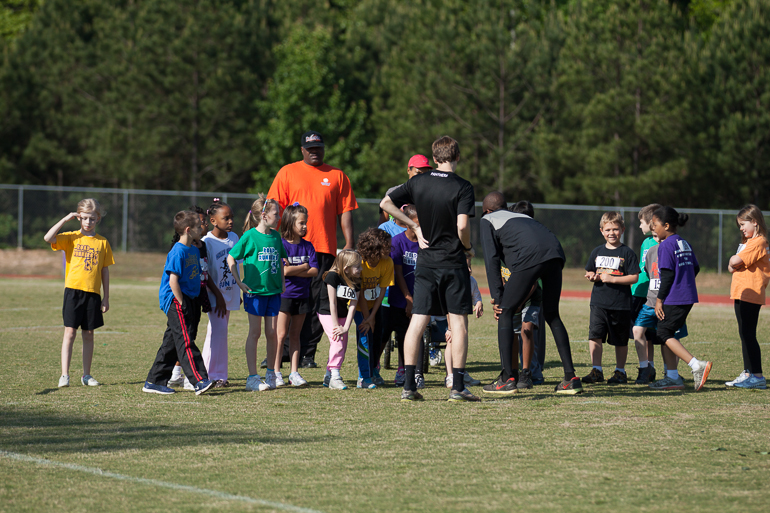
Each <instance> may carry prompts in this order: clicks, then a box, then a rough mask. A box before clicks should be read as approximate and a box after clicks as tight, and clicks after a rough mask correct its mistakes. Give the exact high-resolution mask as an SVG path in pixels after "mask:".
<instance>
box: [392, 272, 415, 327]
mask: <svg viewBox="0 0 770 513" xmlns="http://www.w3.org/2000/svg"><path fill="white" fill-rule="evenodd" d="M393 277H394V279H395V280H396V285H398V290H400V291H401V294H403V295H404V299H406V316H407V317H411V316H412V306H413V304H414V299H413V298H412V293H411V292H409V287H407V286H406V279H405V278H404V266H403V265H394V266H393Z"/></svg>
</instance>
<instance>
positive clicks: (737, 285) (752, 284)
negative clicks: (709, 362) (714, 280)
mask: <svg viewBox="0 0 770 513" xmlns="http://www.w3.org/2000/svg"><path fill="white" fill-rule="evenodd" d="M735 221H736V223H737V224H738V228H739V229H740V230H741V233H743V240H742V241H741V245H740V246H738V252H737V253H736V254H735V255H733V256H732V257H730V262H729V264H728V266H727V270H728V271H730V272H731V273H733V282H732V285H731V286H730V299H733V300H735V317H736V319H737V320H738V333H739V334H740V336H741V346H742V347H743V366H744V368H745V370H744V371H743V372H742V373H741V374H740V375H739V376H738V377H737V378H735V379H734V380H733V381H728V382H727V383H725V385H727V386H728V387H737V388H759V389H762V390H764V389H766V388H767V382H766V380H765V377H764V376H763V375H762V354H761V352H760V349H759V342H757V321H758V320H759V309H760V308H761V307H762V305H764V304H765V289H766V288H767V282H768V279H770V257H769V256H768V249H767V227H766V226H765V218H764V216H762V211H761V210H759V208H758V207H757V206H756V205H746V206H745V207H743V208H742V209H741V211H740V212H738V216H737V217H736V220H735Z"/></svg>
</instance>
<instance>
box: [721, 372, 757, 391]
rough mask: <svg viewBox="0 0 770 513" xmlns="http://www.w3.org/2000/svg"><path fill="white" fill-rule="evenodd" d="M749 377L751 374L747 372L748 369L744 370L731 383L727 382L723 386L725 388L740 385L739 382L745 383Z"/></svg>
mask: <svg viewBox="0 0 770 513" xmlns="http://www.w3.org/2000/svg"><path fill="white" fill-rule="evenodd" d="M749 376H751V373H750V372H749V370H748V369H744V371H743V372H741V374H740V375H739V376H738V377H737V378H735V379H734V380H732V381H728V382H727V383H725V386H726V387H734V386H736V385H737V384H738V383H741V382H743V381H746V380H747V379H749Z"/></svg>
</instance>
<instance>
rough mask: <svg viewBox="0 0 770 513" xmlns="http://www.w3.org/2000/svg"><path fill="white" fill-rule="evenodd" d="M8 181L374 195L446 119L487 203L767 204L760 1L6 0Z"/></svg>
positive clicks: (769, 47)
mask: <svg viewBox="0 0 770 513" xmlns="http://www.w3.org/2000/svg"><path fill="white" fill-rule="evenodd" d="M0 5H2V7H0V51H2V61H1V62H0V182H1V183H24V184H48V185H57V184H60V185H78V186H106V187H130V188H147V189H190V190H217V191H238V192H242V191H249V190H250V191H265V190H267V188H268V187H269V185H270V183H271V182H272V178H273V177H274V176H275V173H276V172H277V171H278V169H279V168H280V167H281V166H283V165H284V164H286V163H289V162H293V161H296V160H299V159H300V158H301V156H300V153H299V136H300V134H301V133H303V132H304V131H305V130H308V129H313V130H318V131H320V132H321V133H323V134H324V136H325V139H326V143H327V144H326V145H327V151H326V161H327V162H328V163H330V164H332V165H335V166H337V167H340V168H342V169H343V170H344V171H345V172H346V173H347V174H348V175H349V176H350V179H351V181H352V183H353V186H354V190H355V191H356V194H357V195H358V196H362V197H365V196H379V195H381V194H382V193H384V191H385V190H386V189H387V188H389V187H391V186H392V185H394V184H397V183H400V182H402V181H403V179H404V176H405V171H406V169H405V167H406V161H407V159H408V158H409V157H410V156H411V155H412V154H414V153H425V154H428V153H429V152H430V143H431V142H432V141H433V140H434V139H435V138H436V137H437V136H440V135H443V134H451V135H452V136H453V137H455V138H456V139H458V141H460V144H461V150H462V157H461V167H460V172H461V173H462V174H463V175H464V176H465V177H467V178H468V179H470V180H471V181H473V182H474V184H475V185H476V188H477V195H478V196H479V197H480V196H481V195H483V194H485V193H486V192H488V191H490V190H495V189H496V190H502V191H504V192H505V193H506V194H507V196H508V197H509V198H511V199H513V198H516V199H518V198H526V199H529V200H531V201H539V202H551V203H574V204H601V205H642V204H646V203H649V202H652V201H657V202H664V203H672V204H676V205H677V206H681V207H701V208H736V207H739V206H741V205H743V204H744V203H747V202H754V203H757V204H758V205H760V207H762V208H768V207H769V206H770V203H769V201H768V198H769V195H768V192H770V172H768V171H770V170H769V169H768V167H769V166H768V162H770V110H769V109H768V107H769V106H770V37H769V36H770V3H768V2H766V1H762V0H745V1H737V0H735V1H730V0H692V1H687V0H679V1H673V2H669V1H658V0H568V1H567V0H553V1H550V2H549V1H533V0H478V1H474V2H467V1H465V0H414V1H409V2H404V1H398V0H360V1H356V0H326V1H323V2H318V1H309V0H282V1H278V0H209V1H206V2H203V1H200V0H173V1H172V0H109V1H107V0H81V1H78V2H71V1H67V0H4V1H3V2H2V4H0Z"/></svg>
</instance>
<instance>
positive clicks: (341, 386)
mask: <svg viewBox="0 0 770 513" xmlns="http://www.w3.org/2000/svg"><path fill="white" fill-rule="evenodd" d="M329 388H333V389H335V390H347V389H348V386H347V385H346V384H345V382H344V381H342V378H334V377H333V378H331V379H330V380H329Z"/></svg>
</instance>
